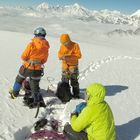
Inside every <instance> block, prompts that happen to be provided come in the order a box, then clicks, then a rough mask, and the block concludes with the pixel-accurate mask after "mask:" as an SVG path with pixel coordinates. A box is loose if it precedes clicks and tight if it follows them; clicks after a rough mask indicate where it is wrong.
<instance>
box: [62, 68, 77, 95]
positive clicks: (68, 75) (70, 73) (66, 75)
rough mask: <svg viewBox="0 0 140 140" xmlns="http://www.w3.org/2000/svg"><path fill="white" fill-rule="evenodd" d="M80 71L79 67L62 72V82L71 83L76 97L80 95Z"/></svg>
mask: <svg viewBox="0 0 140 140" xmlns="http://www.w3.org/2000/svg"><path fill="white" fill-rule="evenodd" d="M78 76H79V70H78V66H75V67H73V68H70V69H69V68H68V69H66V70H62V78H61V80H62V82H66V83H69V82H70V85H71V86H72V92H73V94H74V96H78V95H79V82H78Z"/></svg>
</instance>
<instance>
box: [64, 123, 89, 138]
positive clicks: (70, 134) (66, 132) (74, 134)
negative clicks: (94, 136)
mask: <svg viewBox="0 0 140 140" xmlns="http://www.w3.org/2000/svg"><path fill="white" fill-rule="evenodd" d="M63 134H64V136H65V137H66V138H67V139H68V140H88V138H87V133H86V132H84V131H81V132H75V131H74V130H73V129H72V128H71V125H70V124H67V125H65V126H64V130H63Z"/></svg>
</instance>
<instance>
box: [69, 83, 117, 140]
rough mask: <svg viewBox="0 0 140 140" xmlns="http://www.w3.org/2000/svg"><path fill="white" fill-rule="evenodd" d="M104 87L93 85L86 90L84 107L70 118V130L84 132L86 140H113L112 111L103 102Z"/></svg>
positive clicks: (114, 136) (114, 135)
mask: <svg viewBox="0 0 140 140" xmlns="http://www.w3.org/2000/svg"><path fill="white" fill-rule="evenodd" d="M105 94H106V90H105V87H104V86H102V85H101V84H98V83H94V84H91V85H90V86H89V87H88V88H87V95H88V96H89V99H88V101H87V105H86V107H85V108H84V109H83V110H82V111H81V113H80V114H79V115H78V117H77V116H76V115H73V116H72V117H71V121H70V122H71V126H72V129H73V130H74V131H76V132H80V131H82V130H85V131H86V132H87V136H88V140H115V139H116V133H115V125H114V118H113V114H112V111H111V109H110V107H109V105H108V104H107V103H106V102H105V101H104V97H105Z"/></svg>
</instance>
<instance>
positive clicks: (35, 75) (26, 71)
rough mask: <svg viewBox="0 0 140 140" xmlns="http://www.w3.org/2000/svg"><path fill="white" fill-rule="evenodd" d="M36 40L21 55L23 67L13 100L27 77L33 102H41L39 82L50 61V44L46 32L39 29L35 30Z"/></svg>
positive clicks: (15, 85) (12, 94) (17, 78)
mask: <svg viewBox="0 0 140 140" xmlns="http://www.w3.org/2000/svg"><path fill="white" fill-rule="evenodd" d="M34 35H35V36H34V38H33V39H32V42H30V43H29V44H28V45H27V47H26V49H25V50H24V52H23V53H22V55H21V59H22V60H23V65H22V66H21V67H20V69H19V73H18V75H17V77H16V80H15V83H14V86H13V89H12V91H11V92H9V93H10V94H11V97H12V98H15V97H17V96H18V95H19V91H20V89H21V86H22V82H23V81H24V80H25V79H26V77H29V78H30V88H31V92H32V96H33V97H32V98H33V102H39V101H40V99H41V98H42V96H41V94H40V91H39V90H40V88H39V82H40V79H41V77H42V75H43V68H42V66H43V64H44V63H46V61H47V59H48V51H49V48H50V46H49V42H48V41H47V40H46V39H45V36H46V30H45V29H44V28H42V27H38V28H36V29H35V30H34Z"/></svg>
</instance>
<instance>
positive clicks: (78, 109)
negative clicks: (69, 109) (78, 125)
mask: <svg viewBox="0 0 140 140" xmlns="http://www.w3.org/2000/svg"><path fill="white" fill-rule="evenodd" d="M86 104H87V103H86V102H82V103H80V104H78V105H77V106H76V109H75V111H74V112H75V113H78V114H80V112H81V111H82V110H83V109H84V108H85V107H86Z"/></svg>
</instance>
